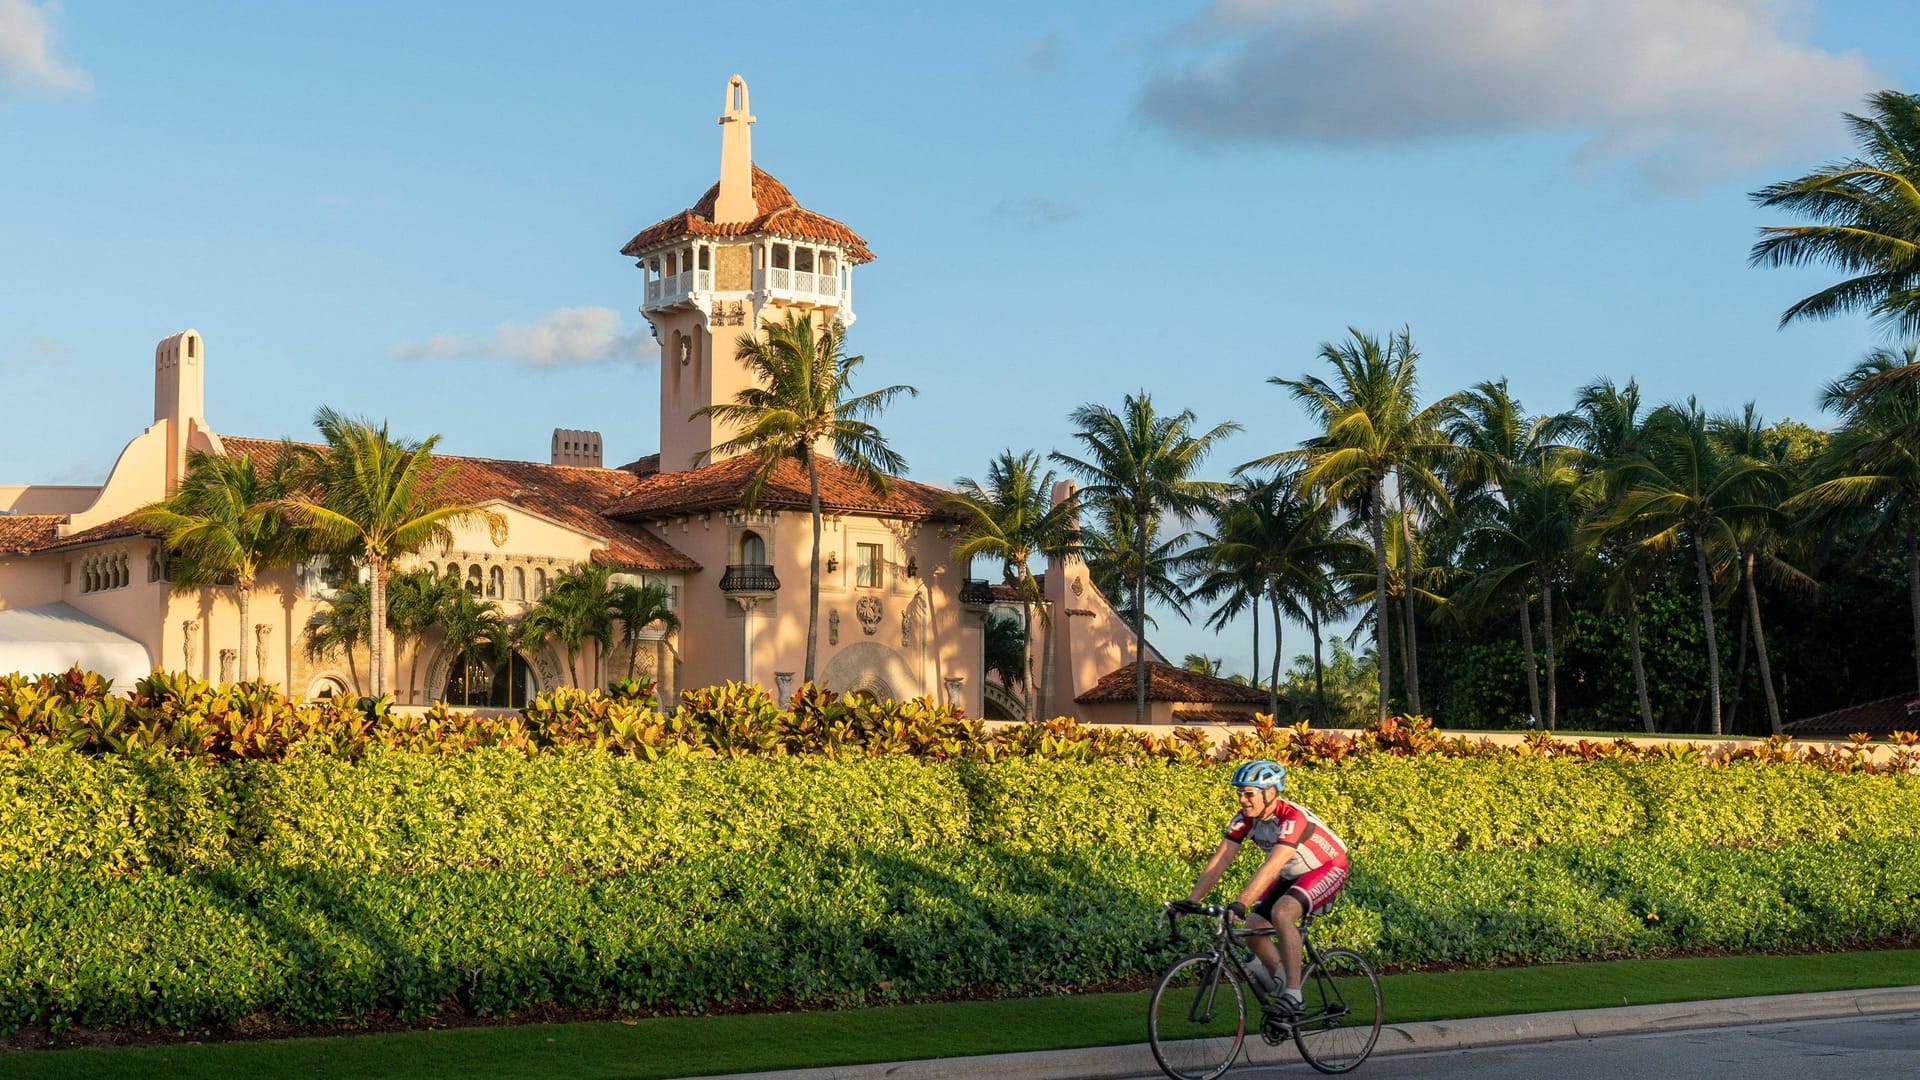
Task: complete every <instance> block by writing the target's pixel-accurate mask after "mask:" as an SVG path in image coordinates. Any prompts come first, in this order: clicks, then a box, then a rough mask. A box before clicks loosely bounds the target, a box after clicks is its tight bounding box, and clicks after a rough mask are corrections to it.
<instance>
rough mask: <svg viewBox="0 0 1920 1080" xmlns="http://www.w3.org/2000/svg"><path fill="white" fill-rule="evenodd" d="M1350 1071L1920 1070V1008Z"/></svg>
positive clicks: (1577, 1079) (1481, 1077) (1403, 1058)
mask: <svg viewBox="0 0 1920 1080" xmlns="http://www.w3.org/2000/svg"><path fill="white" fill-rule="evenodd" d="M1154 1075H1156V1076H1157V1075H1158V1074H1154ZM1317 1075H1319V1074H1318V1073H1315V1072H1313V1071H1311V1070H1309V1069H1308V1068H1307V1066H1306V1065H1305V1064H1304V1063H1299V1064H1294V1065H1288V1066H1283V1067H1277V1068H1276V1067H1260V1066H1243V1067H1241V1068H1238V1069H1234V1070H1233V1071H1231V1072H1229V1073H1228V1074H1227V1076H1228V1077H1229V1078H1230V1080H1281V1078H1283V1077H1284V1078H1287V1080H1292V1078H1293V1077H1297V1076H1317ZM1349 1075H1352V1076H1354V1077H1355V1078H1356V1080H1359V1078H1365V1080H1454V1078H1462V1080H1464V1078H1466V1077H1472V1078H1473V1080H1542V1078H1547V1080H1637V1078H1640V1077H1649V1078H1652V1077H1683V1078H1685V1080H1773V1078H1776V1077H1778V1078H1781V1080H1789V1078H1790V1080H1806V1078H1808V1077H1817V1076H1838V1077H1848V1078H1852V1080H1879V1078H1881V1077H1889V1078H1892V1077H1920V1013H1894V1014H1890V1015H1887V1016H1876V1017H1869V1018H1858V1017H1853V1018H1843V1019H1837V1020H1799V1021H1792V1022H1788V1023H1778V1024H1760V1025H1755V1026H1752V1027H1729V1028H1713V1029H1709V1030H1704V1031H1675V1032H1667V1033H1664V1034H1658V1035H1616V1036H1611V1037H1608V1038H1603V1039H1576V1040H1568V1041H1564V1042H1551V1043H1536V1044H1532V1045H1522V1046H1502V1047H1490V1048H1488V1049H1484V1050H1453V1051H1443V1052H1435V1053H1425V1054H1400V1055H1394V1056H1388V1057H1376V1058H1371V1059H1369V1060H1368V1061H1367V1062H1366V1063H1365V1064H1363V1065H1361V1066H1360V1068H1359V1069H1357V1070H1355V1071H1354V1072H1353V1073H1351V1074H1349ZM1140 1080H1153V1077H1151V1076H1143V1077H1141V1078H1140Z"/></svg>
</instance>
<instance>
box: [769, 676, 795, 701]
mask: <svg viewBox="0 0 1920 1080" xmlns="http://www.w3.org/2000/svg"><path fill="white" fill-rule="evenodd" d="M773 683H774V685H775V686H778V687H779V688H780V695H779V697H778V699H777V700H778V702H779V704H780V707H781V708H783V709H784V708H786V707H787V696H788V695H789V694H791V693H793V672H791V671H776V672H774V673H773Z"/></svg>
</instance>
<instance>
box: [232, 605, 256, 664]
mask: <svg viewBox="0 0 1920 1080" xmlns="http://www.w3.org/2000/svg"><path fill="white" fill-rule="evenodd" d="M234 592H235V593H236V594H237V595H236V596H235V597H234V602H235V603H236V604H238V605H239V606H240V656H239V660H240V681H241V682H246V681H247V635H249V634H250V633H252V631H253V626H252V625H251V623H252V618H253V617H252V615H250V614H249V612H251V611H252V610H253V582H252V581H250V580H243V581H241V582H240V585H239V587H238V588H236V589H235V590H234Z"/></svg>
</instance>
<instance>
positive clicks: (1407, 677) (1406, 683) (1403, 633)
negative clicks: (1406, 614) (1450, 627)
mask: <svg viewBox="0 0 1920 1080" xmlns="http://www.w3.org/2000/svg"><path fill="white" fill-rule="evenodd" d="M1399 606H1400V605H1398V604H1389V605H1388V606H1387V611H1388V612H1389V613H1391V614H1392V615H1393V621H1394V625H1395V626H1397V627H1398V628H1399V630H1400V693H1401V694H1402V695H1403V700H1404V695H1405V694H1406V693H1407V688H1408V687H1410V686H1412V685H1413V652H1412V650H1410V649H1408V648H1407V620H1406V619H1405V618H1403V617H1402V616H1401V614H1400V612H1399V611H1398V610H1397V609H1398V608H1399ZM1406 705H1407V712H1408V713H1412V712H1413V702H1411V701H1407V702H1406Z"/></svg>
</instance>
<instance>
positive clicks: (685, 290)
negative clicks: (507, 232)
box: [620, 75, 873, 472]
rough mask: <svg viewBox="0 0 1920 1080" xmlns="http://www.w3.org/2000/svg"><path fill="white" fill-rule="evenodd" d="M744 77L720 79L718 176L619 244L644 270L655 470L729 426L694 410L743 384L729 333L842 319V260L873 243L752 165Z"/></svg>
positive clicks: (858, 257)
mask: <svg viewBox="0 0 1920 1080" xmlns="http://www.w3.org/2000/svg"><path fill="white" fill-rule="evenodd" d="M754 119H755V118H754V116H753V113H752V112H751V111H750V108H749V104H748V95H747V81H746V80H745V79H743V78H741V77H740V76H739V75H734V76H732V77H730V78H729V79H728V80H727V87H726V98H725V101H724V103H723V107H722V109H721V112H720V179H719V182H718V183H716V184H714V185H713V187H711V188H709V189H708V190H707V193H706V194H705V195H704V196H702V197H701V199H700V201H699V202H697V203H695V204H694V205H693V206H692V207H691V208H689V209H687V210H682V211H681V212H679V213H678V214H675V215H674V216H672V217H670V218H667V219H665V220H664V221H661V222H658V223H657V224H654V225H652V226H650V227H648V228H646V229H643V230H641V232H640V233H639V234H638V235H636V236H635V237H634V238H633V239H632V240H630V241H628V242H627V245H626V246H625V247H623V248H621V249H620V250H621V254H623V255H626V256H628V257H630V258H632V259H634V260H635V265H636V266H638V267H639V268H640V270H641V272H642V274H643V276H644V278H645V283H644V285H643V298H642V300H641V304H640V313H641V314H642V315H643V316H645V317H646V319H647V322H648V323H649V324H651V325H652V327H653V335H654V337H655V338H656V339H658V340H659V342H660V471H661V472H678V471H681V470H685V469H690V468H695V467H697V466H699V465H704V464H706V463H708V462H709V461H713V460H717V458H716V457H715V456H714V455H713V454H712V453H711V451H712V448H713V447H714V446H715V445H716V444H718V443H721V442H724V441H726V440H727V439H728V438H729V437H731V435H732V434H733V433H732V431H731V430H729V429H727V428H726V427H725V426H724V425H722V424H719V423H717V422H716V421H714V420H712V419H710V418H707V417H695V416H694V415H693V414H694V413H695V412H697V411H698V410H700V409H702V408H705V407H706V406H708V405H717V404H725V403H731V402H732V401H734V400H735V399H736V397H737V396H738V395H739V393H740V392H741V391H742V390H745V389H747V388H748V386H749V385H750V383H751V378H752V377H751V375H749V373H748V371H747V368H746V366H745V365H743V364H742V363H741V362H740V361H739V359H738V358H737V354H738V352H739V349H740V339H741V338H742V337H744V336H749V335H753V334H757V333H758V332H759V330H760V328H761V327H762V326H764V325H766V324H767V323H769V322H781V321H784V320H785V319H786V318H787V315H788V313H789V312H793V313H798V314H801V315H810V316H811V317H812V318H813V324H814V326H815V327H816V328H818V327H822V326H825V325H826V324H828V323H831V322H833V321H834V320H836V319H837V320H839V321H840V322H841V323H842V324H845V325H852V323H853V319H854V314H853V268H854V267H855V266H857V265H859V264H861V263H865V262H868V261H871V260H872V258H873V253H872V252H871V251H868V250H867V246H866V241H864V240H862V239H861V238H860V236H859V234H857V233H855V232H854V231H853V230H852V229H850V228H848V227H847V226H845V225H843V224H841V223H840V222H838V221H835V220H834V219H832V218H830V217H827V216H825V215H824V214H817V213H814V212H813V211H811V210H808V209H805V208H804V207H802V206H801V205H800V204H799V202H798V201H797V200H796V199H794V197H793V193H792V192H790V191H788V190H787V188H786V186H785V185H783V184H782V183H780V181H778V180H775V179H774V178H773V177H772V176H770V175H768V174H767V173H766V172H765V171H763V170H762V169H760V167H759V166H757V165H755V164H754V163H753V143H752V125H753V123H754Z"/></svg>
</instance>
